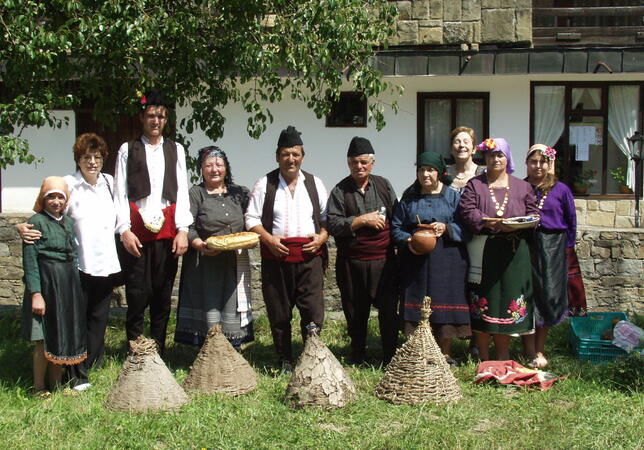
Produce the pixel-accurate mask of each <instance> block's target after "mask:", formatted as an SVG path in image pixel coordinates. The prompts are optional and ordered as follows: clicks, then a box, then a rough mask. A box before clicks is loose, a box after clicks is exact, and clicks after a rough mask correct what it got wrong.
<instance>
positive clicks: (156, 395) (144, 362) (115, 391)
mask: <svg viewBox="0 0 644 450" xmlns="http://www.w3.org/2000/svg"><path fill="white" fill-rule="evenodd" d="M188 402H189V400H188V396H187V395H186V393H185V392H184V390H183V389H182V388H181V386H179V384H178V383H177V381H176V380H175V379H174V377H173V376H172V373H170V371H169V370H168V368H167V367H166V365H165V363H164V362H163V360H162V359H161V357H160V356H159V354H158V353H157V345H156V342H155V341H154V340H152V339H146V338H144V337H143V336H139V337H138V338H137V339H136V341H130V353H129V355H128V357H127V359H126V360H125V362H124V363H123V368H122V369H121V374H120V375H119V377H118V379H117V380H116V383H114V386H112V390H111V391H110V393H109V394H108V396H107V401H106V402H105V406H106V407H107V408H109V409H112V410H115V411H134V412H147V411H158V410H169V409H176V408H180V407H181V406H183V405H186V404H188Z"/></svg>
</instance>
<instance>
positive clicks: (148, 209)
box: [114, 89, 192, 353]
mask: <svg viewBox="0 0 644 450" xmlns="http://www.w3.org/2000/svg"><path fill="white" fill-rule="evenodd" d="M140 106H141V110H142V112H141V123H142V124H143V136H142V137H141V138H140V139H135V140H133V141H130V142H125V143H124V144H123V145H121V148H120V149H119V152H118V159H117V162H116V173H115V176H114V180H115V192H114V194H115V197H116V200H117V206H118V209H119V214H118V222H119V223H118V226H117V230H118V232H119V233H120V235H121V242H122V243H123V247H124V248H125V250H126V251H127V254H126V255H125V256H124V258H123V259H124V261H122V262H121V264H122V266H123V267H122V268H123V274H124V275H125V294H126V297H127V315H126V321H125V329H126V333H127V338H128V340H133V339H136V338H137V337H138V336H140V335H142V334H143V323H144V322H143V318H144V315H145V309H146V308H147V306H148V305H149V306H150V333H151V335H152V338H153V339H154V340H155V341H156V342H157V345H158V346H159V351H160V352H161V353H162V352H163V351H164V349H165V338H166V329H167V326H168V319H169V318H170V302H171V296H172V286H173V284H174V278H175V275H176V273H177V258H178V257H179V256H181V255H183V254H184V253H185V252H186V250H187V248H188V227H189V226H190V224H191V223H192V214H191V213H190V204H189V200H188V177H187V171H186V157H185V152H184V149H183V147H182V146H181V144H177V143H175V142H174V141H172V140H170V139H164V137H163V128H164V127H165V125H166V122H167V118H168V106H167V105H166V103H165V101H164V98H163V94H162V93H161V92H159V91H158V90H156V89H152V90H150V91H149V92H146V94H145V95H144V96H143V97H141V99H140Z"/></svg>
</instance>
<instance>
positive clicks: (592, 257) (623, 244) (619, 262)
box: [576, 226, 644, 313]
mask: <svg viewBox="0 0 644 450" xmlns="http://www.w3.org/2000/svg"><path fill="white" fill-rule="evenodd" d="M643 239H644V229H642V228H639V229H623V228H612V229H602V230H600V229H598V228H596V227H588V226H582V227H579V229H578V231H577V247H576V249H577V256H578V257H579V264H580V266H581V271H582V274H583V277H584V283H585V287H586V296H587V299H588V307H589V308H601V309H609V310H620V311H635V312H639V313H642V312H644V276H643V273H644V272H643V271H644V244H643V243H642V240H643Z"/></svg>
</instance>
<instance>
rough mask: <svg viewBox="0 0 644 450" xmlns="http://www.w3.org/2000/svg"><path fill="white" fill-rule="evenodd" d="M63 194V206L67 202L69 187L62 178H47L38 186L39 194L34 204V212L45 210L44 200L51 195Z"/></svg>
mask: <svg viewBox="0 0 644 450" xmlns="http://www.w3.org/2000/svg"><path fill="white" fill-rule="evenodd" d="M55 192H56V193H59V194H63V196H64V197H65V204H67V201H68V200H69V187H68V186H67V182H66V181H65V179H64V178H63V177H47V178H45V179H44V180H43V182H42V185H41V186H40V192H39V193H38V198H36V203H34V211H36V212H40V211H42V210H43V209H45V198H46V197H47V196H48V195H49V194H53V193H55Z"/></svg>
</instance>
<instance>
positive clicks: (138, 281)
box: [17, 90, 585, 392]
mask: <svg viewBox="0 0 644 450" xmlns="http://www.w3.org/2000/svg"><path fill="white" fill-rule="evenodd" d="M138 102H139V106H140V108H141V114H140V118H141V123H142V128H143V135H142V136H141V138H140V139H135V140H133V141H130V142H126V143H124V144H123V145H122V146H121V147H120V149H119V151H118V156H117V162H116V171H115V176H114V178H112V177H111V176H110V175H107V174H104V173H102V172H101V169H102V166H103V162H104V161H105V159H106V158H107V152H108V150H107V145H106V144H105V141H104V140H103V139H102V138H100V137H99V136H97V135H95V134H93V133H86V134H83V135H81V136H79V137H78V138H77V140H76V143H75V144H74V159H75V161H76V165H77V171H76V172H75V173H74V174H72V175H68V176H66V177H64V178H60V177H48V178H47V179H45V180H44V182H43V184H42V187H41V190H40V193H39V196H38V199H37V201H36V205H35V207H34V210H35V211H36V214H35V215H34V216H32V217H31V218H30V219H29V221H28V223H26V224H19V225H18V226H17V229H18V231H19V233H20V235H21V237H22V239H23V242H24V244H23V263H24V272H25V278H24V279H25V298H24V302H23V335H24V338H25V339H27V340H30V341H35V342H36V345H35V349H34V356H33V369H34V389H35V390H36V391H37V392H46V390H47V386H46V382H45V376H46V373H47V372H49V384H50V387H51V386H55V385H57V384H59V383H60V381H61V377H62V372H63V371H62V370H61V368H62V366H63V365H66V366H68V368H69V370H68V373H69V375H70V379H71V384H72V387H73V388H74V389H77V390H83V389H86V388H87V387H89V386H90V384H89V381H88V377H87V371H88V369H89V368H90V367H91V366H92V365H93V364H97V363H99V362H100V360H101V358H102V356H103V353H104V348H105V344H104V336H105V329H106V326H107V319H108V314H109V301H110V294H111V292H112V288H113V287H114V286H115V284H119V283H124V284H125V292H126V300H127V306H128V308H127V315H126V334H127V338H128V340H134V339H136V338H137V337H138V336H140V335H142V334H143V332H144V314H145V310H146V309H147V308H148V307H149V309H150V334H151V336H152V338H153V339H154V340H155V341H156V343H157V346H158V349H159V352H160V353H161V354H163V352H164V349H165V343H166V332H167V324H168V319H169V317H170V310H171V295H172V288H173V283H174V279H175V276H176V273H177V267H178V264H177V262H178V261H177V259H178V257H180V256H182V255H183V262H182V272H181V275H180V286H179V303H178V307H177V325H176V332H175V341H176V342H179V343H184V344H191V345H197V346H200V345H202V344H203V342H204V339H205V337H206V335H207V332H208V330H209V328H210V327H211V326H212V325H214V324H220V325H221V327H222V330H223V333H224V335H225V336H226V337H227V338H228V340H229V341H230V343H231V344H232V345H233V346H234V347H235V348H237V349H239V348H240V346H241V344H242V343H244V342H248V341H251V340H253V327H252V306H251V291H250V262H249V256H248V251H247V250H236V251H223V252H217V251H213V250H211V249H209V248H208V246H207V245H206V240H207V239H208V237H210V236H213V235H226V234H232V233H237V232H240V231H243V230H249V231H253V232H255V233H257V234H258V235H259V240H260V245H261V281H262V294H263V299H264V302H265V304H266V312H267V316H268V320H269V323H270V328H271V333H272V337H273V342H274V344H275V349H276V352H277V355H278V357H279V362H280V365H281V368H282V369H283V370H285V371H289V370H291V369H292V367H293V351H292V345H291V321H292V315H293V308H294V307H295V306H296V307H297V308H298V310H299V313H300V330H301V333H302V337H303V339H305V338H306V326H307V325H309V324H310V323H311V322H313V323H315V324H316V325H317V326H318V327H320V328H322V326H323V323H324V296H323V282H324V273H325V271H326V269H327V265H328V250H327V244H326V243H327V240H328V238H329V236H333V237H334V239H335V243H336V246H337V258H336V265H335V274H336V280H337V283H338V287H339V290H340V294H341V301H342V309H343V311H344V314H345V317H346V321H347V329H348V334H349V337H350V341H351V343H350V360H351V361H352V362H353V363H355V364H360V363H362V362H363V361H364V360H365V357H366V341H367V323H368V319H369V316H370V310H371V306H374V307H376V308H377V309H378V323H379V328H380V335H381V341H382V358H383V363H384V364H387V363H388V362H389V361H390V360H391V358H392V357H393V355H394V353H395V351H396V346H397V341H398V335H399V332H400V330H403V331H404V332H405V333H406V334H410V333H411V332H413V330H414V329H415V327H416V326H417V325H418V322H419V320H420V306H421V304H422V300H423V298H424V297H425V296H427V295H428V296H430V297H431V298H432V310H433V313H432V316H431V321H432V328H433V331H434V334H435V337H436V340H437V342H438V343H439V345H440V347H441V349H442V351H443V353H444V354H445V356H446V358H448V361H450V362H454V360H453V359H452V357H451V344H452V341H453V339H454V338H470V337H472V336H473V339H472V344H471V349H472V351H478V352H479V354H480V357H481V359H484V360H485V359H489V358H490V355H489V350H488V340H489V337H490V335H491V336H492V338H493V340H494V344H495V348H496V359H509V357H510V355H509V350H508V346H509V342H510V337H511V336H513V335H522V336H523V344H524V351H525V355H526V357H528V358H529V359H530V360H531V361H532V363H533V364H534V365H535V366H538V367H543V366H544V365H546V364H547V360H546V358H545V355H544V343H545V338H546V334H547V329H548V327H550V326H554V325H556V324H558V323H559V322H561V321H562V320H563V319H564V318H565V317H566V315H567V314H568V312H569V307H574V309H575V311H581V310H583V308H584V307H585V298H584V296H583V285H581V286H580V285H579V283H578V282H579V281H580V277H577V279H575V281H574V282H573V283H569V281H568V274H569V272H571V271H573V272H574V270H577V272H576V273H572V276H573V277H574V276H575V275H577V276H578V275H579V272H578V263H577V264H576V265H575V262H576V257H575V254H574V243H575V227H576V223H575V208H574V203H573V201H572V195H571V193H570V190H569V189H568V188H567V187H566V186H565V185H564V184H562V183H560V182H558V181H556V178H555V176H554V171H553V166H554V160H555V151H554V150H553V149H551V148H549V147H546V146H543V145H535V146H533V147H531V148H530V150H529V152H528V156H527V158H526V163H527V171H528V177H527V179H526V180H521V179H518V178H515V177H513V176H512V175H511V173H512V172H513V170H514V165H513V161H512V154H511V152H510V147H509V145H508V143H507V142H506V141H505V140H504V139H502V138H494V139H486V140H485V141H484V142H483V143H481V144H480V145H479V146H477V147H476V148H477V149H478V150H480V151H481V152H482V153H483V154H484V155H485V166H481V165H478V164H476V163H475V162H474V160H473V155H474V152H475V142H476V138H475V136H474V132H473V130H472V129H470V128H467V127H459V128H457V129H455V130H454V131H453V132H452V149H451V153H452V156H453V159H454V164H453V165H450V166H446V164H445V161H444V159H443V157H442V156H441V154H440V153H438V152H424V153H421V154H419V155H418V158H417V162H416V177H415V180H414V182H413V183H412V185H411V186H410V187H409V188H407V189H406V190H405V191H404V193H403V194H402V196H401V198H400V200H398V199H397V196H396V193H395V192H394V189H393V187H392V185H391V183H390V182H389V181H388V180H387V179H386V178H384V177H381V176H377V175H375V174H373V173H372V170H373V168H374V164H375V151H374V149H373V147H372V145H371V143H370V142H369V141H368V140H367V139H365V138H360V137H355V138H353V140H352V141H351V143H350V144H349V148H348V152H347V163H348V167H349V176H347V177H346V178H344V179H343V180H341V181H340V182H339V183H338V184H337V185H336V186H335V187H334V188H333V189H332V190H331V192H330V195H329V194H327V190H326V188H325V186H324V184H323V183H322V181H321V180H320V179H319V178H318V177H316V176H314V175H312V174H310V173H308V172H305V171H304V170H302V169H301V166H302V163H303V160H304V156H305V152H304V144H303V141H302V137H301V133H299V132H298V131H297V130H296V129H295V128H294V127H292V126H289V127H288V128H286V129H285V130H283V131H282V132H281V134H280V136H279V140H278V142H277V148H276V151H275V158H276V162H277V165H278V167H277V169H275V170H273V171H271V172H269V173H268V174H266V175H265V176H263V177H262V178H260V179H259V180H258V181H257V182H256V184H255V185H254V187H253V189H252V190H250V191H249V190H248V189H247V188H246V187H244V186H239V185H237V184H235V183H233V177H232V172H231V167H230V163H229V161H228V157H227V155H226V153H225V152H224V151H223V150H221V149H220V148H218V147H215V146H209V147H205V148H203V149H201V150H199V154H198V164H199V167H200V169H201V175H202V182H201V183H200V184H198V185H196V186H193V187H192V188H190V189H189V188H188V181H187V170H186V161H185V152H184V149H183V147H182V146H181V145H180V144H178V143H176V142H174V141H172V140H170V139H168V138H164V136H163V130H164V127H165V125H166V123H167V120H168V114H169V112H170V108H169V106H168V105H167V104H166V103H165V100H164V97H163V94H162V93H161V92H159V91H157V90H151V91H150V92H147V93H146V94H145V95H144V96H143V97H141V98H140V99H139V100H138ZM516 216H531V217H535V218H539V219H540V220H534V221H533V223H534V224H537V223H538V225H537V226H536V229H522V230H515V229H514V228H510V227H509V225H507V224H505V223H504V222H503V221H502V220H499V219H504V218H509V217H516ZM420 228H425V229H430V230H432V231H433V233H434V235H435V236H436V239H437V242H436V247H435V249H434V250H433V251H432V252H430V253H425V254H420V253H419V252H417V250H416V249H415V248H414V247H413V246H412V245H411V238H412V236H413V234H414V233H415V232H416V231H417V230H418V229H420ZM569 286H573V287H575V288H576V290H575V289H573V290H571V291H570V292H573V294H572V295H569ZM580 287H581V290H580V289H579V288H580ZM575 301H578V303H577V304H575V303H574V302H575ZM535 330H536V332H535Z"/></svg>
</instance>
